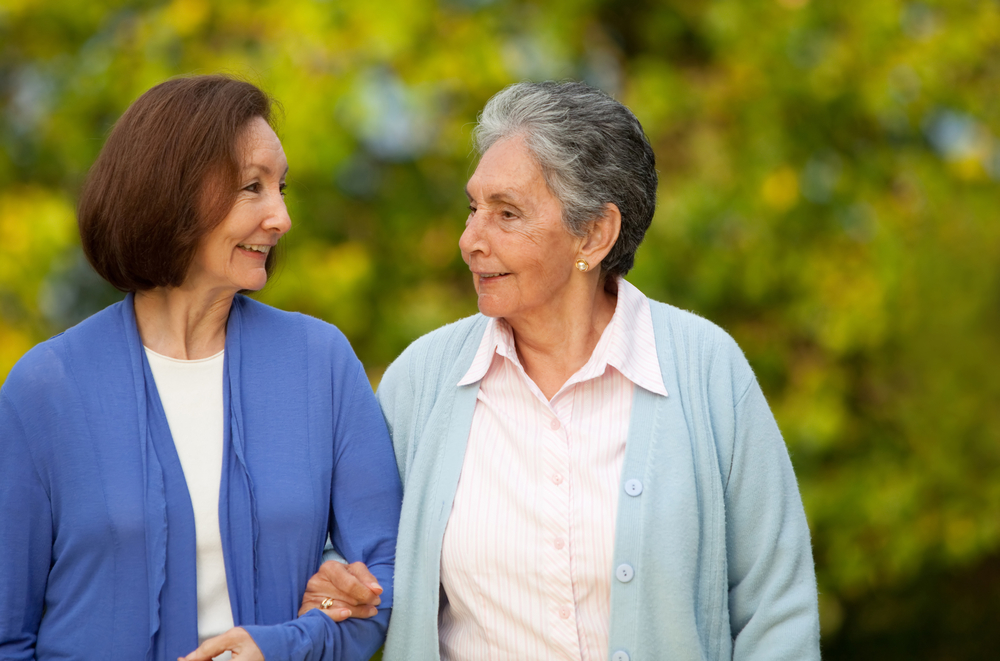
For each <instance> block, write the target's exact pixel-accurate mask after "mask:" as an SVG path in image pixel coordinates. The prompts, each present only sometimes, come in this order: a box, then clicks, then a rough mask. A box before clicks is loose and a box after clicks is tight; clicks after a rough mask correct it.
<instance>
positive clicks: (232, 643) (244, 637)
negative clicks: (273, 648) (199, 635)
mask: <svg viewBox="0 0 1000 661" xmlns="http://www.w3.org/2000/svg"><path fill="white" fill-rule="evenodd" d="M226 650H229V651H230V652H232V653H233V659H239V661H264V655H263V654H261V653H260V648H259V647H257V643H255V642H253V638H251V637H250V634H248V633H247V632H246V630H245V629H241V628H239V627H235V628H233V629H230V630H229V631H227V632H226V633H224V634H222V635H219V636H215V637H214V638H209V639H208V640H206V641H205V642H203V643H202V644H201V645H199V646H198V649H196V650H195V651H193V652H191V653H190V654H188V655H187V656H183V657H178V658H177V661H212V659H214V658H215V657H217V656H219V655H220V654H222V653H223V652H225V651H226Z"/></svg>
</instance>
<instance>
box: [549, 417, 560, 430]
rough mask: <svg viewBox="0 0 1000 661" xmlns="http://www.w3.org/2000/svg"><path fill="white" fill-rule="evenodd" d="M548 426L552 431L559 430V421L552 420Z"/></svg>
mask: <svg viewBox="0 0 1000 661" xmlns="http://www.w3.org/2000/svg"><path fill="white" fill-rule="evenodd" d="M549 426H550V427H552V429H559V421H558V420H557V419H555V418H552V422H550V423H549Z"/></svg>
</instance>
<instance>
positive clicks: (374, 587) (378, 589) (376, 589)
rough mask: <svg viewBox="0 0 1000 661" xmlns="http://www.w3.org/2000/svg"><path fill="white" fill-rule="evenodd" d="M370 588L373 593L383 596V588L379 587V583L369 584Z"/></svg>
mask: <svg viewBox="0 0 1000 661" xmlns="http://www.w3.org/2000/svg"><path fill="white" fill-rule="evenodd" d="M368 587H370V588H371V589H372V592H374V593H375V594H382V586H381V585H379V584H378V583H369V584H368Z"/></svg>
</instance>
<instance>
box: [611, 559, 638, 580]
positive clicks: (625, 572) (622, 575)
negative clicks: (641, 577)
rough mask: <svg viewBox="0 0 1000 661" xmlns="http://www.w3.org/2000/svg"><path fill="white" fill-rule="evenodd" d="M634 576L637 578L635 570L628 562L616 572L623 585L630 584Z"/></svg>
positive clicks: (619, 566)
mask: <svg viewBox="0 0 1000 661" xmlns="http://www.w3.org/2000/svg"><path fill="white" fill-rule="evenodd" d="M633 576H635V570H633V569H632V565H630V564H628V563H627V562H623V563H622V564H620V565H618V569H616V570H615V577H616V578H617V579H618V580H619V581H621V582H622V583H628V582H629V581H631V580H632V577H633Z"/></svg>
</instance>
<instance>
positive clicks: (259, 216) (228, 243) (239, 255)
mask: <svg viewBox="0 0 1000 661" xmlns="http://www.w3.org/2000/svg"><path fill="white" fill-rule="evenodd" d="M243 139H244V140H246V141H247V142H246V146H247V147H248V149H247V150H246V154H247V160H246V162H244V163H243V166H242V168H241V170H240V192H239V194H238V195H237V196H236V202H235V204H233V208H232V209H230V210H229V214H228V215H226V217H225V219H224V220H223V221H222V222H221V223H219V225H218V226H217V227H216V228H215V229H213V230H212V231H211V232H210V233H209V234H208V235H207V236H205V238H204V239H202V242H201V245H200V246H198V250H197V252H196V253H195V256H194V260H193V262H192V263H191V268H190V270H189V271H188V274H187V278H186V279H185V282H184V284H185V286H190V287H195V288H208V289H219V290H224V291H230V290H231V291H232V292H233V293H235V292H238V291H240V290H242V289H248V290H252V291H253V290H257V289H260V288H261V287H263V286H264V285H265V284H266V283H267V272H266V271H265V270H264V262H265V261H266V260H267V254H268V252H270V250H271V249H272V248H274V246H275V244H277V243H278V239H280V238H281V237H282V236H283V235H284V234H285V232H287V231H288V230H289V229H290V228H291V226H292V221H291V219H290V218H289V217H288V211H287V210H286V209H285V175H286V174H287V173H288V161H287V160H285V152H284V151H283V150H282V148H281V141H280V140H278V136H277V135H275V133H274V131H273V130H271V127H270V126H268V124H267V122H265V121H264V119H263V118H261V117H255V118H254V119H253V120H251V122H250V124H249V125H248V127H247V129H246V133H245V134H244V138H243Z"/></svg>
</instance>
